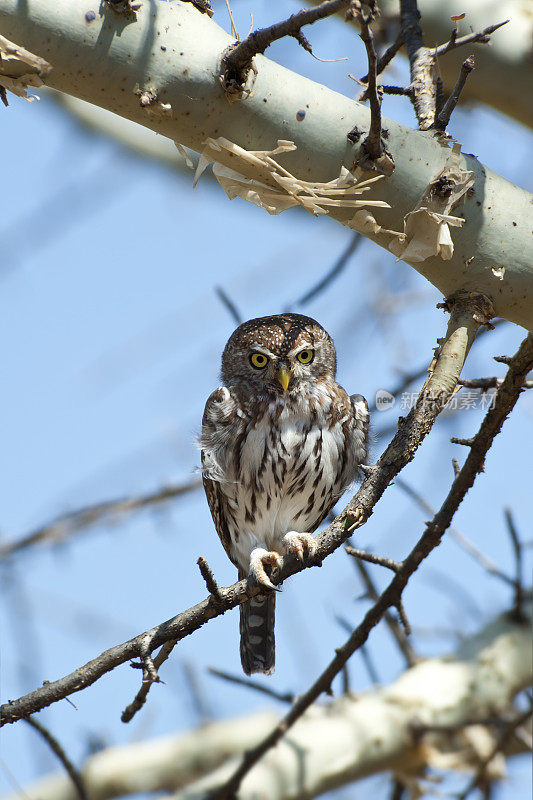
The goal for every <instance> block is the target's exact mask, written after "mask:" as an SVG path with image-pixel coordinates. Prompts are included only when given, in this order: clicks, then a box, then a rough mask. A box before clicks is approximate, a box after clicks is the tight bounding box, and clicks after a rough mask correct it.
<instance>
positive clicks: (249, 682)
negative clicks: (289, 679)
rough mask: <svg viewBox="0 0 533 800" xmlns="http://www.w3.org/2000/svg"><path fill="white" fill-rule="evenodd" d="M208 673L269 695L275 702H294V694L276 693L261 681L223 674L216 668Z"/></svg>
mask: <svg viewBox="0 0 533 800" xmlns="http://www.w3.org/2000/svg"><path fill="white" fill-rule="evenodd" d="M207 671H208V672H209V674H210V675H214V676H215V677H217V678H222V679H223V680H225V681H229V682H230V683H237V684H238V685H239V686H246V688H247V689H253V690H254V691H256V692H261V694H266V695H268V697H273V698H274V699H275V700H279V701H280V703H293V702H294V694H293V693H292V692H276V690H275V689H271V688H270V687H269V686H265V685H264V684H263V683H260V681H256V680H253V678H241V676H240V675H230V674H229V672H223V671H222V670H220V669H215V667H208V669H207Z"/></svg>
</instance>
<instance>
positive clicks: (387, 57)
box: [359, 31, 404, 83]
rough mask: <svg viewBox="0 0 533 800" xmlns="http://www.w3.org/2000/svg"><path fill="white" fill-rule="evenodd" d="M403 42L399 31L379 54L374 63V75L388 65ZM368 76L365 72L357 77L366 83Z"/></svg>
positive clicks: (378, 73)
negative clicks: (389, 44) (381, 53)
mask: <svg viewBox="0 0 533 800" xmlns="http://www.w3.org/2000/svg"><path fill="white" fill-rule="evenodd" d="M403 42H404V39H403V31H400V32H399V34H398V36H397V37H396V40H395V41H394V42H393V43H392V44H391V46H390V47H388V48H387V49H386V50H385V52H384V53H383V55H381V56H380V57H379V58H378V60H377V64H376V75H381V73H382V72H383V70H384V69H385V67H388V65H389V64H390V62H391V61H392V59H393V58H394V56H395V55H396V53H397V52H398V50H399V49H400V47H401V46H402V44H403ZM368 78H369V74H368V72H367V73H366V75H363V77H362V78H360V79H359V82H360V83H368Z"/></svg>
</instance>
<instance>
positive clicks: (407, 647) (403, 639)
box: [355, 560, 419, 667]
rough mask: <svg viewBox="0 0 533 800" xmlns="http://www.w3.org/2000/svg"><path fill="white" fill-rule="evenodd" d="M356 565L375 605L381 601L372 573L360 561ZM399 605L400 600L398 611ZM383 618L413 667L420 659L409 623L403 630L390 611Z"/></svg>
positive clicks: (408, 662) (406, 660)
mask: <svg viewBox="0 0 533 800" xmlns="http://www.w3.org/2000/svg"><path fill="white" fill-rule="evenodd" d="M355 564H356V567H357V569H358V570H359V574H360V576H361V578H362V580H363V584H364V586H365V589H366V592H367V596H368V597H369V598H370V600H372V602H373V603H375V602H376V601H377V600H378V599H379V592H378V591H377V589H376V586H375V584H374V581H373V580H372V578H371V577H370V573H369V572H368V570H367V568H366V567H365V565H364V564H362V563H361V562H360V561H357V560H356V562H355ZM396 574H397V573H396ZM398 604H401V601H400V600H398V603H395V605H396V608H397V609H398ZM383 618H384V620H385V623H386V625H387V627H388V629H389V630H390V632H391V634H392V635H393V637H394V639H395V640H396V643H397V645H398V647H399V648H400V651H401V652H402V654H403V656H404V658H405V662H406V664H407V666H408V667H413V666H414V665H415V664H417V663H418V660H419V659H418V656H417V655H416V653H415V651H414V649H413V647H412V646H411V643H410V642H409V640H408V638H407V630H410V626H409V623H407V626H405V625H404V627H403V628H402V626H401V625H399V624H398V620H397V619H396V618H395V617H394V615H393V614H391V613H390V612H389V611H386V612H385V614H384V615H383ZM404 619H406V617H404ZM400 620H401V621H402V624H403V619H402V617H401V616H400Z"/></svg>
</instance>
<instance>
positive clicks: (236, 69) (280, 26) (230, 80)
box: [221, 0, 350, 96]
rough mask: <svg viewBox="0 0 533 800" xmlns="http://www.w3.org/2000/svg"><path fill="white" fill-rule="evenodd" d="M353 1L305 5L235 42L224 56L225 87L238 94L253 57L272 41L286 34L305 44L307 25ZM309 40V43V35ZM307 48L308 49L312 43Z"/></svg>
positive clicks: (344, 0)
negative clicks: (301, 34) (294, 12)
mask: <svg viewBox="0 0 533 800" xmlns="http://www.w3.org/2000/svg"><path fill="white" fill-rule="evenodd" d="M349 5H350V0H325V2H323V3H321V4H320V5H319V6H317V7H316V8H304V9H302V10H301V11H298V12H297V13H296V14H292V15H291V16H290V17H289V18H288V19H285V20H283V21H282V22H276V23H274V25H270V26H269V27H268V28H259V29H258V30H256V31H253V33H250V35H249V36H247V37H246V39H243V41H242V42H237V43H236V44H234V45H233V46H232V47H230V48H229V49H228V51H227V52H226V53H225V55H224V57H223V59H222V77H221V81H222V85H223V86H224V89H225V91H226V92H228V93H229V94H231V95H234V96H235V95H239V94H240V93H241V92H242V90H243V88H244V85H245V83H246V78H247V73H248V70H249V69H250V67H251V65H252V59H253V58H254V56H256V55H258V54H260V53H264V52H265V50H266V49H267V47H269V45H271V44H272V42H275V41H277V40H278V39H282V38H283V37H285V36H293V37H294V38H295V39H296V40H297V41H298V42H299V43H300V44H302V43H303V42H302V41H300V40H301V38H302V37H300V33H301V29H302V28H303V26H304V25H312V24H313V22H317V21H318V20H320V19H324V18H325V17H329V16H331V15H332V14H336V13H337V12H338V11H341V10H342V9H344V8H348V6H349ZM304 39H305V37H304ZM305 42H306V44H307V45H308V44H309V43H308V42H307V40H306V39H305ZM305 49H306V50H308V49H309V48H308V46H306V47H305Z"/></svg>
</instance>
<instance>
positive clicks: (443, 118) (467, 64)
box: [434, 56, 474, 131]
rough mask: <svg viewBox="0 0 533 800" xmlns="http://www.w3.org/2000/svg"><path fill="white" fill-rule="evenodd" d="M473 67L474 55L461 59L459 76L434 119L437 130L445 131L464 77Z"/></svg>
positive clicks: (457, 99)
mask: <svg viewBox="0 0 533 800" xmlns="http://www.w3.org/2000/svg"><path fill="white" fill-rule="evenodd" d="M473 69H474V56H468V58H467V59H465V61H463V63H462V65H461V71H460V73H459V77H458V78H457V83H456V84H455V86H454V87H453V89H452V93H451V95H450V96H449V97H448V99H447V100H446V102H445V103H444V105H443V107H442V111H441V112H440V114H439V116H438V117H437V119H436V121H435V126H434V127H435V129H436V130H438V131H445V130H446V126H447V125H448V122H449V121H450V117H451V115H452V113H453V110H454V108H455V106H456V105H457V103H458V102H459V97H460V96H461V92H462V91H463V88H464V85H465V83H466V79H467V78H468V76H469V75H470V73H471V72H472V70H473Z"/></svg>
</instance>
